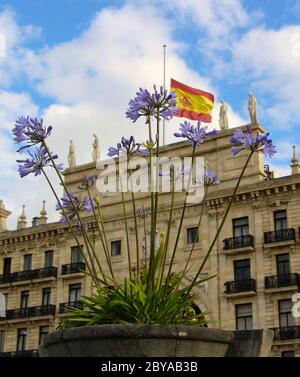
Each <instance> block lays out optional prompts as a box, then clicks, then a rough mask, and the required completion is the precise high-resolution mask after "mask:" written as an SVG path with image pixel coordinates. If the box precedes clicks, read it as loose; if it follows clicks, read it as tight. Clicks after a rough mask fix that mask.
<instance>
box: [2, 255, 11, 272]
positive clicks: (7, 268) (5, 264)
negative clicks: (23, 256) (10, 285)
mask: <svg viewBox="0 0 300 377" xmlns="http://www.w3.org/2000/svg"><path fill="white" fill-rule="evenodd" d="M10 273H11V258H4V259H3V275H8V274H10Z"/></svg>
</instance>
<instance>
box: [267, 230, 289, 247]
mask: <svg viewBox="0 0 300 377" xmlns="http://www.w3.org/2000/svg"><path fill="white" fill-rule="evenodd" d="M264 238H265V244H270V243H275V242H287V241H295V239H296V233H295V229H293V228H289V229H283V230H275V231H274V232H267V233H265V234H264Z"/></svg>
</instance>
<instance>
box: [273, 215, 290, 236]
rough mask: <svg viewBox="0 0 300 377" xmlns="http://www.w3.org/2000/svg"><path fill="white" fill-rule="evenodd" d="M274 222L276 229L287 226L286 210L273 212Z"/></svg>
mask: <svg viewBox="0 0 300 377" xmlns="http://www.w3.org/2000/svg"><path fill="white" fill-rule="evenodd" d="M274 224H275V230H277V231H278V230H283V229H287V228H288V223H287V212H286V210H283V211H276V212H274Z"/></svg>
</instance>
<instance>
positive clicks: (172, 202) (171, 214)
mask: <svg viewBox="0 0 300 377" xmlns="http://www.w3.org/2000/svg"><path fill="white" fill-rule="evenodd" d="M171 184H172V194H171V207H170V214H169V221H168V229H167V234H166V241H165V245H164V252H163V261H162V274H161V277H162V278H163V275H164V272H165V266H166V259H167V254H168V248H169V239H170V233H171V223H172V219H173V208H174V198H175V185H174V174H173V176H172V177H171ZM161 283H162V280H161V282H160V285H159V286H161Z"/></svg>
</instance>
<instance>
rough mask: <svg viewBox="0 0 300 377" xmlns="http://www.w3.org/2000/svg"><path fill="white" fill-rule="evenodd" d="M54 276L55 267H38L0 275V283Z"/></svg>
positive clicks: (55, 273)
mask: <svg viewBox="0 0 300 377" xmlns="http://www.w3.org/2000/svg"><path fill="white" fill-rule="evenodd" d="M56 276H57V268H56V267H53V266H51V267H45V268H38V269H36V270H27V271H19V272H12V273H10V274H6V275H0V284H10V283H16V282H19V281H24V280H34V279H43V278H48V277H56Z"/></svg>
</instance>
